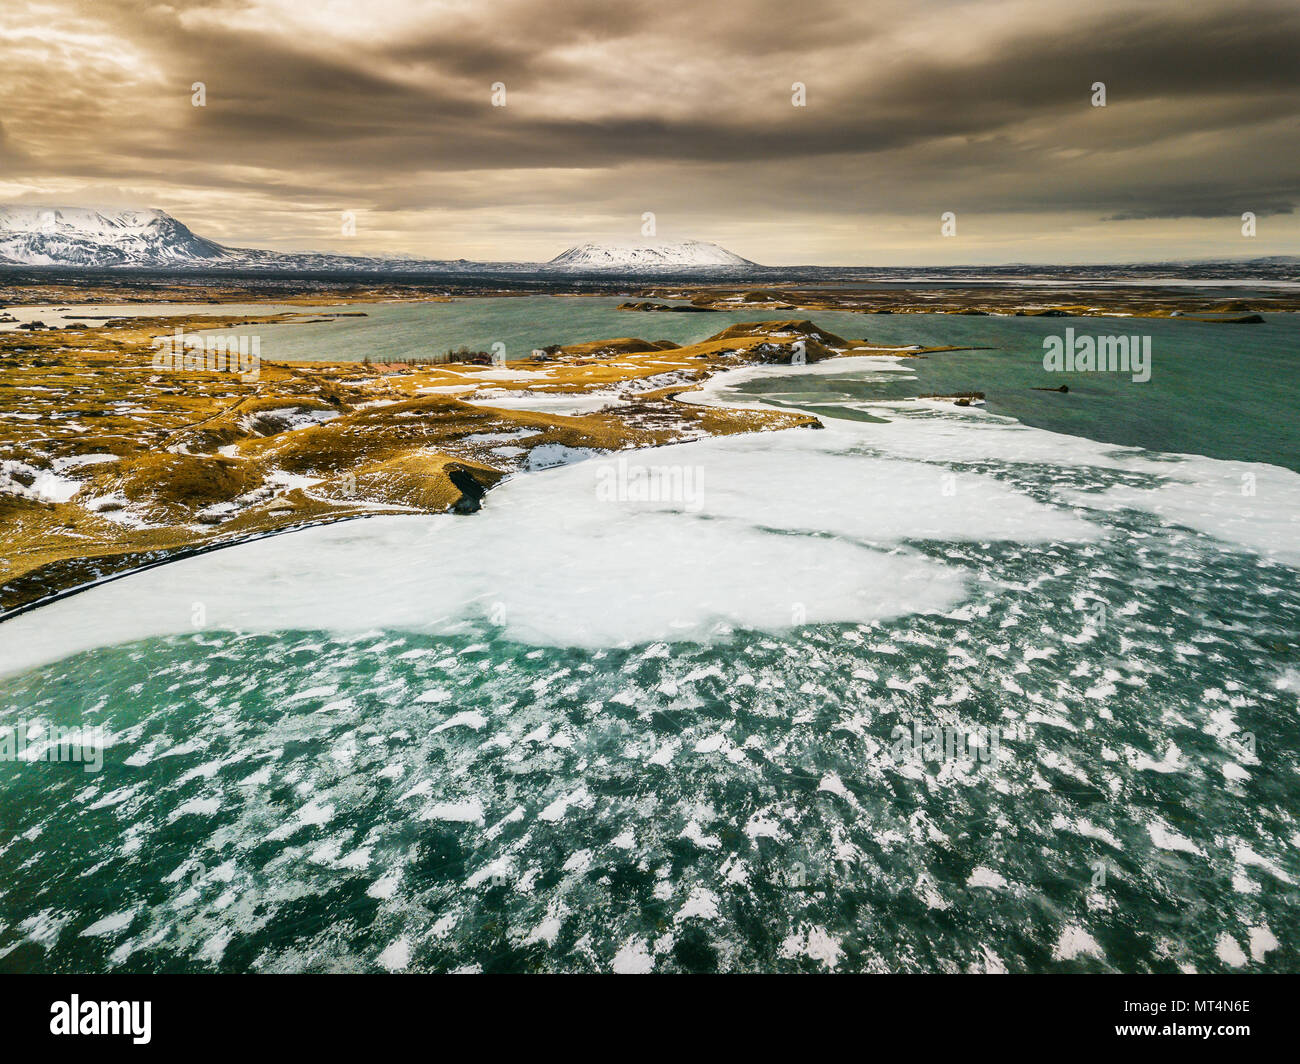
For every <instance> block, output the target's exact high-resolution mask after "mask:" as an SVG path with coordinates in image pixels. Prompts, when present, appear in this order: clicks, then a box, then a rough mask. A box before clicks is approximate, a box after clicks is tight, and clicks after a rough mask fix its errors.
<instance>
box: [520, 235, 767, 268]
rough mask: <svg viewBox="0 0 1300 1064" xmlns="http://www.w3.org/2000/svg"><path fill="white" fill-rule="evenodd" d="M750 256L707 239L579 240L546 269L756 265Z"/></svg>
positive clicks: (547, 265) (557, 256) (548, 264)
mask: <svg viewBox="0 0 1300 1064" xmlns="http://www.w3.org/2000/svg"><path fill="white" fill-rule="evenodd" d="M753 265H755V264H754V263H752V262H750V261H749V260H748V259H742V258H741V257H740V256H739V255H735V254H732V253H731V252H730V251H728V250H727V249H726V248H724V247H720V246H719V245H717V244H710V243H709V242H707V241H704V240H682V241H679V242H676V243H668V242H664V243H654V244H629V245H619V244H579V245H578V246H577V247H572V248H569V250H568V251H566V252H564V253H563V254H560V255H556V256H555V258H553V259H551V261H550V262H548V263H547V264H546V266H545V267H544V269H547V270H564V271H567V272H586V271H588V270H618V271H624V272H629V273H636V272H639V271H641V270H700V269H717V268H720V267H728V266H753Z"/></svg>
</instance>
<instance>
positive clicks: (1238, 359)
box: [752, 314, 1300, 470]
mask: <svg viewBox="0 0 1300 1064" xmlns="http://www.w3.org/2000/svg"><path fill="white" fill-rule="evenodd" d="M817 319H818V321H820V320H821V316H820V315H818V316H817ZM865 321H866V326H867V327H866V329H865V330H861V331H864V332H865V335H866V336H867V338H868V339H870V340H872V341H873V342H878V343H883V344H907V343H919V344H922V345H923V346H927V347H928V346H938V345H941V344H947V345H957V346H965V345H970V346H987V347H991V348H993V349H994V350H988V351H959V352H952V353H949V354H935V355H929V356H927V357H926V358H924V359H915V360H913V361H912V362H909V364H908V368H909V369H910V370H911V372H912V373H913V374H915V376H916V378H917V379H916V381H897V382H891V381H884V382H873V383H872V384H871V385H869V386H864V385H862V384H861V382H857V383H854V382H846V386H845V388H843V389H839V390H836V391H835V393H834V396H833V398H834V399H836V400H839V399H844V398H871V399H883V398H902V397H904V396H908V395H916V394H935V395H943V394H955V393H959V392H984V393H985V396H986V398H987V403H988V409H989V410H990V411H992V412H993V413H997V414H1005V415H1007V416H1009V417H1014V418H1016V419H1017V420H1018V421H1021V422H1023V423H1024V424H1026V425H1034V426H1036V427H1039V428H1045V429H1050V430H1052V431H1053V432H1065V433H1070V434H1071V435H1077V436H1081V437H1085V438H1087V439H1091V440H1099V441H1103V442H1106V443H1118V444H1128V445H1132V446H1138V447H1146V448H1148V449H1150V450H1156V451H1171V452H1174V453H1176V454H1183V453H1187V454H1204V455H1209V456H1211V457H1213V458H1229V459H1238V460H1241V461H1252V462H1267V463H1269V464H1272V465H1280V466H1285V467H1286V468H1288V469H1294V470H1300V425H1298V424H1297V421H1296V411H1298V410H1300V315H1296V314H1272V315H1269V316H1268V319H1267V320H1266V321H1265V322H1264V323H1263V324H1260V325H1223V324H1208V323H1202V322H1189V321H1173V320H1169V319H1141V320H1138V319H1123V318H1073V319H1068V318H1051V319H1043V318H1037V319H1035V318H1028V319H1026V318H968V317H963V316H956V315H932V314H926V315H909V316H907V317H903V316H897V317H894V316H891V317H889V318H887V319H886V320H883V321H882V320H881V318H880V317H878V316H876V317H869V318H867V319H865ZM828 327H829V326H828ZM1066 328H1072V329H1073V330H1074V332H1075V334H1076V335H1079V336H1082V335H1089V336H1093V337H1097V336H1108V335H1131V334H1135V333H1136V334H1141V335H1149V336H1150V337H1151V379H1150V380H1148V381H1145V382H1135V381H1133V380H1132V374H1123V373H1109V372H1107V373H1096V372H1093V373H1081V372H1076V373H1050V372H1048V371H1046V370H1044V368H1043V340H1044V338H1046V337H1049V336H1063V335H1064V330H1065V329H1066ZM854 335H855V336H856V335H857V334H856V333H855V334H854ZM1062 384H1064V385H1066V386H1067V387H1068V388H1069V389H1070V391H1069V393H1068V394H1065V395H1062V394H1058V393H1056V392H1050V391H1036V390H1035V389H1038V388H1057V387H1059V386H1060V385H1062ZM752 387H753V389H754V390H756V391H765V392H766V394H767V395H768V398H772V396H771V394H770V391H771V389H770V386H769V385H767V384H766V383H762V384H756V385H754V386H752ZM827 387H828V386H827V383H826V382H825V381H824V380H821V379H818V380H816V381H811V380H809V381H799V380H792V381H790V382H789V388H788V390H787V391H786V392H784V393H782V394H781V395H780V396H779V398H778V399H777V401H779V402H781V403H786V404H790V405H802V404H804V403H805V401H806V400H807V399H808V398H809V397H808V396H807V394H806V392H807V390H808V389H812V390H815V391H817V392H818V394H819V395H821V397H822V398H825V395H824V392H825V390H826V389H827ZM838 416H844V414H843V411H842V410H841V411H839V412H838Z"/></svg>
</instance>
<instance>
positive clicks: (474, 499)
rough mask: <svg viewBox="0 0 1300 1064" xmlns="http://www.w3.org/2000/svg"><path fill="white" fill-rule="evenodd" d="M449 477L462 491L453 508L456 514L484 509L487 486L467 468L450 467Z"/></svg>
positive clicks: (474, 512) (452, 510)
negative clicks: (476, 478)
mask: <svg viewBox="0 0 1300 1064" xmlns="http://www.w3.org/2000/svg"><path fill="white" fill-rule="evenodd" d="M447 478H448V479H449V480H450V481H451V482H452V483H453V484H454V485H455V486H456V488H457V489H458V490H459V491H460V498H459V499H457V500H456V503H455V505H454V506H452V508H451V512H452V513H454V514H476V513H478V512H479V510H481V509H483V496H484V495H486V494H487V488H485V487H484V486H483V485H482V484H480V483H479V482H478V481H477V480H475V479H474V477H473V475H472V474H471V473H470V472H469V471H468V470H465V469H448V470H447Z"/></svg>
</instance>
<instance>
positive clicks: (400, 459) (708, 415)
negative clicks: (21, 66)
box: [0, 318, 916, 620]
mask: <svg viewBox="0 0 1300 1064" xmlns="http://www.w3.org/2000/svg"><path fill="white" fill-rule="evenodd" d="M172 324H174V321H173V320H172V319H165V318H159V319H153V320H150V321H148V322H142V321H139V320H137V321H135V322H126V323H120V324H119V325H118V326H116V327H114V328H107V327H106V328H103V329H101V330H98V332H97V335H98V336H100V337H103V336H104V335H106V334H113V333H116V334H117V335H118V336H119V337H121V341H120V343H119V344H118V350H116V351H113V352H111V359H110V364H109V366H108V368H107V369H105V368H104V366H103V365H102V364H99V363H96V362H95V361H94V360H92V363H91V369H90V371H88V372H82V371H81V367H79V366H77V365H76V364H75V363H76V362H77V353H76V352H75V351H69V350H65V349H62V348H61V347H58V346H57V342H58V341H61V340H63V336H62V335H59V336H57V337H47V336H46V334H44V333H40V332H38V333H34V334H31V335H30V336H21V337H18V338H17V339H18V340H19V341H20V342H21V344H15V343H12V342H11V343H10V344H8V345H6V346H7V348H8V349H7V350H6V349H5V347H0V350H3V351H4V352H5V354H6V355H9V356H10V358H9V359H8V360H7V361H9V362H10V364H11V365H12V362H13V359H12V355H13V354H14V353H15V352H14V351H13V348H14V347H20V351H19V353H23V354H27V355H33V352H32V351H29V350H27V348H28V347H34V348H36V351H35V354H34V356H33V357H30V358H29V359H28V360H27V362H26V364H25V365H20V366H19V367H16V368H15V370H14V371H11V373H10V375H9V376H8V377H7V378H6V380H5V382H4V385H5V387H6V389H9V390H11V391H10V392H9V394H14V393H22V391H23V388H24V383H26V385H27V386H28V389H29V391H28V394H31V395H32V396H33V397H42V398H45V399H46V400H47V405H48V404H49V402H51V400H49V398H48V393H49V392H50V391H51V390H52V384H51V382H52V381H53V380H55V379H56V378H57V377H63V378H65V386H66V379H67V378H71V379H72V381H73V391H74V392H75V395H76V398H77V402H78V403H79V404H80V406H78V407H77V413H76V415H74V416H73V417H72V422H73V426H72V427H73V430H74V431H72V432H70V433H68V434H66V438H65V439H63V440H56V439H54V437H53V436H51V434H50V432H51V429H50V427H49V426H47V425H45V424H44V423H43V422H41V421H40V420H39V415H36V417H37V419H38V420H36V421H32V420H24V421H17V422H14V421H10V422H9V423H8V424H7V425H6V428H8V433H7V434H8V436H9V439H8V440H3V441H0V443H4V444H7V446H6V447H5V453H6V458H5V460H4V461H3V463H0V477H4V478H5V487H6V488H7V490H6V491H5V492H4V493H3V494H0V517H3V518H7V519H9V520H10V521H11V522H12V524H13V534H12V535H11V536H10V537H9V543H8V544H7V546H8V550H7V551H6V555H7V557H6V558H0V566H3V567H0V603H3V605H4V607H5V611H4V613H3V614H0V620H4V619H9V618H10V617H13V616H16V615H18V611H20V610H21V611H23V612H25V611H26V608H27V607H31V606H34V605H37V604H45V603H48V602H50V601H52V600H53V598H52V596H57V595H60V594H63V593H65V592H69V591H72V590H75V589H78V588H87V587H92V586H96V585H97V584H98V583H101V582H103V581H104V580H106V579H109V578H112V577H114V576H115V575H117V574H118V573H122V572H136V571H140V570H141V569H142V568H146V567H152V566H153V565H154V564H158V563H162V562H165V561H166V560H169V559H174V558H177V557H185V556H190V555H191V554H193V553H194V552H196V551H199V550H203V549H209V548H212V549H215V548H217V547H219V546H224V545H231V544H234V543H239V542H247V541H248V540H250V539H253V538H258V537H260V536H262V535H266V534H271V533H274V532H278V531H283V530H288V529H291V528H292V529H298V528H304V527H310V526H313V525H317V524H325V523H331V522H334V521H338V520H344V519H349V518H352V517H357V516H368V515H372V514H383V513H394V512H397V513H444V512H473V510H474V509H476V508H477V506H478V500H479V499H480V498H481V497H482V495H483V494H484V493H485V492H486V491H487V490H488V489H490V488H491V487H492V486H493V485H494V484H496V483H497V482H499V481H500V480H501V479H503V478H504V477H506V476H509V475H511V474H513V473H516V472H519V471H523V470H527V469H534V468H545V467H546V465H548V464H558V463H561V462H564V461H567V460H570V459H571V458H574V457H578V456H582V455H585V454H587V453H600V452H613V451H619V450H627V449H632V448H640V447H654V446H659V445H663V444H667V443H674V442H682V441H684V440H689V439H698V438H705V437H708V436H715V435H727V434H732V433H738V432H754V431H774V430H780V429H785V428H794V427H814V426H819V425H820V422H819V421H818V419H817V418H816V417H814V416H811V415H804V414H800V413H797V412H786V411H779V410H773V409H766V410H751V409H739V408H738V409H730V410H729V409H725V408H722V409H705V408H702V407H699V406H696V405H693V404H689V403H685V402H682V401H681V400H680V399H678V396H680V395H681V393H682V392H684V391H688V390H689V389H691V388H693V387H695V386H696V385H697V384H699V383H700V382H703V381H707V380H708V379H709V378H710V377H712V376H714V375H715V374H717V373H719V372H722V371H725V370H727V369H730V368H734V367H737V366H742V365H747V364H754V363H763V362H768V361H780V360H782V359H784V360H786V361H787V362H788V361H789V360H790V359H791V358H793V357H794V349H795V348H794V345H795V343H796V342H799V341H804V342H806V344H807V345H808V348H809V351H808V356H807V357H808V358H809V360H810V361H816V360H820V359H824V358H833V357H837V354H838V353H840V350H839V348H840V346H842V349H843V350H844V351H850V350H852V346H853V345H852V343H851V342H850V341H846V340H844V339H843V338H841V337H838V336H834V335H833V334H828V333H825V332H824V331H822V330H820V329H818V328H817V327H816V326H814V325H812V323H811V322H788V321H787V322H768V323H757V324H755V325H752V326H745V327H732V328H730V329H726V330H723V331H722V333H720V334H718V335H717V336H715V337H713V338H711V339H709V340H706V341H704V342H702V343H700V344H693V345H688V346H686V347H677V346H676V345H672V344H667V343H666V342H664V343H663V344H657V343H648V342H645V341H639V340H632V339H627V338H625V339H622V340H616V341H596V342H593V343H588V344H578V345H570V346H569V347H566V348H563V349H561V350H560V351H559V352H556V353H555V354H553V355H552V356H550V357H548V358H546V359H543V360H536V359H528V360H520V361H518V362H509V363H505V364H504V365H502V366H499V367H490V368H489V367H487V366H482V365H474V364H469V363H450V364H440V365H435V366H428V367H414V368H412V367H408V368H406V369H403V370H396V371H392V372H387V373H379V374H376V373H375V370H374V367H368V366H365V365H364V364H363V363H295V364H278V363H264V364H262V366H261V377H260V379H259V381H257V382H255V383H253V384H247V385H239V386H237V385H235V383H234V381H233V379H232V378H230V377H229V376H218V375H216V374H203V375H199V374H188V375H185V376H184V377H183V378H179V379H178V378H176V377H174V376H169V375H160V374H158V373H155V372H153V370H152V367H150V366H149V365H148V361H147V358H148V355H147V349H146V347H145V344H146V342H147V340H148V338H149V336H150V335H151V334H152V333H154V332H157V331H158V330H159V329H160V328H166V327H167V326H170V325H172ZM773 334H775V335H773ZM36 338H44V339H46V340H47V342H46V343H45V344H44V345H41V344H37V343H35V342H34V341H35V339H36ZM5 339H13V337H12V334H7V335H6V336H5V337H0V343H3V340H5ZM51 339H52V340H54V341H55V343H49V342H48V341H49V340H51ZM823 340H825V341H826V342H827V343H831V344H833V345H837V346H836V347H827V346H826V345H825V344H823V343H822V341H823ZM906 353H907V354H914V353H916V352H912V351H909V352H906ZM82 354H83V355H84V354H85V353H84V352H82ZM59 355H61V356H63V357H50V356H59ZM51 361H53V363H54V365H53V367H52V366H51V365H50V362H51ZM69 363H72V364H69ZM123 363H127V365H123ZM96 367H97V368H96ZM24 370H27V371H29V372H27V373H26V374H25V373H24V372H23V371H24ZM129 370H133V371H134V372H128V371H129ZM51 372H53V376H52V375H51ZM160 380H161V382H162V387H160V388H155V393H150V395H149V396H145V395H142V389H143V387H144V385H145V384H146V383H151V384H154V385H157V384H158V382H159V381H160ZM452 382H454V383H452ZM539 385H540V386H541V387H545V388H547V389H550V390H549V391H547V392H543V391H542V390H541V387H538V386H539ZM97 387H98V388H99V389H100V390H99V392H98V393H97V394H96V388H97ZM178 392H179V395H178V394H177V393H178ZM448 393H451V394H448ZM155 395H156V397H155ZM512 397H518V398H519V399H521V400H522V403H520V404H519V405H518V406H514V405H512V404H511V402H510V401H508V400H511V399H512ZM583 397H588V399H589V402H590V403H593V404H594V408H593V409H591V410H589V411H585V412H577V413H561V412H549V413H548V412H547V411H546V401H547V400H548V399H549V400H551V401H552V403H553V402H554V401H555V400H557V399H564V400H566V401H573V400H580V399H582V398H583ZM19 398H21V395H20V396H19ZM150 398H153V401H154V402H155V403H156V404H157V405H159V406H160V407H166V408H167V410H166V412H167V417H162V416H161V415H159V416H158V417H153V418H152V419H150V418H149V417H146V418H145V420H144V424H143V425H141V424H140V423H139V422H138V420H137V421H130V420H125V421H124V420H122V419H120V418H117V417H115V416H114V415H113V414H110V411H114V410H118V409H122V408H123V406H124V404H126V408H127V409H129V410H134V411H139V410H141V409H144V410H145V412H146V414H149V413H150V411H149V410H148V407H149V399H150ZM494 399H495V400H498V401H500V402H501V403H502V405H501V406H494V405H493V400H494ZM231 400H233V401H231ZM61 401H62V400H61V399H60V398H55V399H53V400H52V403H53V406H52V407H51V409H53V410H55V411H58V412H59V414H58V416H61V417H64V418H65V420H66V419H67V417H68V413H67V411H66V410H65V409H63V408H62V407H60V405H59V404H60V402H61ZM18 405H21V403H19V404H18ZM529 407H533V409H529ZM539 407H540V409H539ZM92 417H94V418H96V419H97V423H96V428H97V429H98V430H99V431H97V432H96V433H95V435H93V436H91V437H90V438H89V439H88V438H87V436H86V435H85V433H84V431H82V430H83V429H84V426H83V425H82V424H81V422H82V421H83V420H86V421H88V420H90V419H91V418H92ZM33 425H34V426H35V428H32V426H33ZM505 443H508V444H509V446H500V445H502V444H505ZM88 449H89V451H90V453H89V454H87V453H85V452H86V451H87V450H88ZM9 455H13V457H9ZM41 455H43V456H44V457H43V459H42V458H41V457H40V456H41ZM538 455H541V456H542V459H541V460H540V461H536V460H535V459H536V458H537V456H538ZM92 460H93V461H92ZM61 463H62V464H61ZM51 488H55V489H57V491H58V492H59V493H60V496H61V497H58V498H56V499H54V500H51V499H50V498H47V497H45V496H43V495H42V494H41V492H46V491H49V490H51ZM196 522H197V523H196ZM5 563H7V564H5ZM141 563H142V564H141Z"/></svg>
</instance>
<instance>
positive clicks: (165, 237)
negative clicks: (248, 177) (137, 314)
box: [0, 206, 229, 266]
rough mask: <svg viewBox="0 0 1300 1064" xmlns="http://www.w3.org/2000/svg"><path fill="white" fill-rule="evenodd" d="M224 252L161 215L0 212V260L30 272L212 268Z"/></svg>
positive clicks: (42, 209) (10, 209) (86, 211)
mask: <svg viewBox="0 0 1300 1064" xmlns="http://www.w3.org/2000/svg"><path fill="white" fill-rule="evenodd" d="M228 255H229V252H228V251H227V249H226V248H223V247H222V246H221V245H220V244H215V243H213V242H212V241H211V240H204V239H203V238H202V237H199V236H195V235H194V234H193V233H192V232H190V231H189V229H187V228H186V227H185V226H183V225H182V224H181V223H180V222H178V221H177V220H176V219H175V218H173V217H172V216H171V215H169V214H165V213H164V212H162V211H154V210H146V211H135V210H120V211H97V210H91V209H88V208H85V207H28V206H9V207H5V206H0V256H3V257H4V258H5V259H7V260H9V261H11V262H16V263H22V264H25V265H31V266H169V265H187V264H191V263H198V264H203V265H210V264H214V263H215V262H219V261H220V260H221V259H223V258H225V257H227V256H228Z"/></svg>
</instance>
